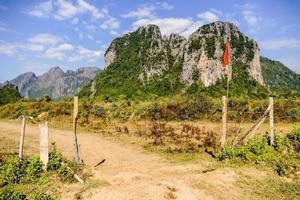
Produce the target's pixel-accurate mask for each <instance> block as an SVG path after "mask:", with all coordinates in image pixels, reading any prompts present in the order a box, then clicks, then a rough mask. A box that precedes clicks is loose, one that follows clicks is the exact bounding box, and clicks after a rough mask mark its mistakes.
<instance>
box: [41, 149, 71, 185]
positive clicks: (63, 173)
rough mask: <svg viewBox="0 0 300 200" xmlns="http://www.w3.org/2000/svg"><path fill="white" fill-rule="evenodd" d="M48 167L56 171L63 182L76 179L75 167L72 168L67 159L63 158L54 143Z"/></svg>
mask: <svg viewBox="0 0 300 200" xmlns="http://www.w3.org/2000/svg"><path fill="white" fill-rule="evenodd" d="M47 169H48V170H50V171H56V172H57V173H58V175H59V177H60V179H61V181H63V182H72V181H74V178H73V174H74V172H73V171H74V169H72V168H71V167H70V166H69V164H68V163H67V161H66V160H65V159H64V158H63V156H62V154H61V153H58V152H57V149H56V146H55V144H54V143H53V144H52V146H51V148H50V153H49V162H48V165H47Z"/></svg>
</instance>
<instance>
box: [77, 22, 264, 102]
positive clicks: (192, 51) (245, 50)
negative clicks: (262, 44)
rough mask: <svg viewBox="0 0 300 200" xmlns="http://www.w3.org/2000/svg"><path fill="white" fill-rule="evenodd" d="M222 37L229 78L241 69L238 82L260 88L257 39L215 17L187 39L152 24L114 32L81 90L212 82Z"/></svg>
mask: <svg viewBox="0 0 300 200" xmlns="http://www.w3.org/2000/svg"><path fill="white" fill-rule="evenodd" d="M226 37H228V39H229V44H230V60H231V63H232V65H231V66H232V67H235V68H237V69H236V70H232V69H231V67H230V68H229V69H228V71H229V72H228V75H229V76H230V77H232V78H233V79H235V80H236V79H237V78H238V74H240V75H243V76H244V75H245V77H247V78H246V79H247V80H246V82H245V83H244V84H242V85H244V86H245V87H246V86H247V87H248V86H249V87H250V88H251V87H252V88H255V87H256V86H258V87H260V88H263V87H264V80H263V76H262V72H261V66H260V50H259V47H258V44H257V43H256V42H255V41H254V40H252V39H250V38H249V37H247V36H246V35H245V34H243V33H242V32H240V30H239V29H238V27H236V26H235V25H234V24H232V23H229V22H220V21H218V22H214V23H210V24H206V25H203V26H201V27H199V28H198V29H197V30H196V31H195V32H194V33H192V34H191V35H190V36H189V38H188V39H186V38H184V37H182V36H180V35H178V34H175V33H173V34H171V35H170V36H162V34H161V32H160V29H159V27H158V26H156V25H147V26H145V27H140V28H138V29H137V30H136V31H133V32H130V33H127V34H125V35H124V36H122V37H120V38H116V39H115V40H113V42H112V43H111V45H110V46H109V48H108V49H107V51H106V53H105V70H104V71H103V72H102V73H101V74H99V75H98V76H97V77H96V78H95V81H94V82H93V84H89V85H88V86H86V87H85V88H84V89H83V90H82V91H81V94H82V95H86V96H88V95H91V93H92V92H91V88H93V89H94V91H96V92H95V94H96V95H102V96H106V97H112V96H118V95H125V96H127V97H134V96H140V95H141V96H147V95H151V94H154V95H169V94H175V93H178V92H182V91H186V90H188V88H190V87H194V86H195V84H196V85H198V86H199V87H201V88H202V87H206V88H207V87H211V86H214V85H216V84H218V81H219V82H220V81H222V79H224V78H225V75H226V71H224V70H222V68H223V63H222V58H223V52H224V48H225V41H226ZM244 72H245V74H244ZM245 77H244V78H242V79H245ZM239 79H241V78H239ZM248 79H249V80H248ZM242 81H244V80H242ZM251 85H252V86H251ZM91 86H93V87H91ZM254 86H255V87H254ZM237 89H238V88H237ZM264 90H265V91H267V90H266V88H265V89H264ZM242 92H243V91H242ZM249 92H250V91H247V93H249ZM93 93H94V92H93Z"/></svg>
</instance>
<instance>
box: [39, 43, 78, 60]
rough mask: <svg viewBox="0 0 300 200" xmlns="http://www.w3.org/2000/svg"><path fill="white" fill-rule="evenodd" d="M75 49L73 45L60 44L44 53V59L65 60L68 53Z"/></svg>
mask: <svg viewBox="0 0 300 200" xmlns="http://www.w3.org/2000/svg"><path fill="white" fill-rule="evenodd" d="M73 49H74V47H73V45H71V44H68V43H63V44H59V45H57V46H53V47H50V48H48V49H47V50H46V51H45V53H44V57H46V58H48V59H54V60H63V59H64V58H66V52H69V51H71V50H73Z"/></svg>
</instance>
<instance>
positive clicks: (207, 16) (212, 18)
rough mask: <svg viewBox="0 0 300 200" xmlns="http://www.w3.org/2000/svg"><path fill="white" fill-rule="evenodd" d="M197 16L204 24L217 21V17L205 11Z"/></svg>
mask: <svg viewBox="0 0 300 200" xmlns="http://www.w3.org/2000/svg"><path fill="white" fill-rule="evenodd" d="M197 16H198V17H199V18H200V19H202V20H204V21H205V22H209V23H211V22H215V21H218V20H219V17H218V15H217V14H216V13H214V12H212V11H205V12H203V13H200V14H198V15H197Z"/></svg>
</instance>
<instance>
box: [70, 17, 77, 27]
mask: <svg viewBox="0 0 300 200" xmlns="http://www.w3.org/2000/svg"><path fill="white" fill-rule="evenodd" d="M78 23H79V19H78V18H77V17H75V18H74V19H72V21H71V24H73V25H76V24H78Z"/></svg>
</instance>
